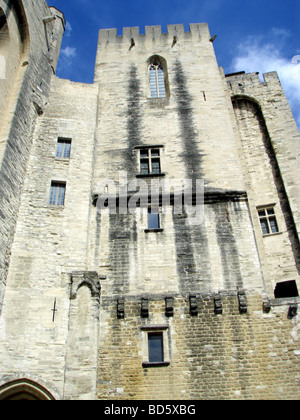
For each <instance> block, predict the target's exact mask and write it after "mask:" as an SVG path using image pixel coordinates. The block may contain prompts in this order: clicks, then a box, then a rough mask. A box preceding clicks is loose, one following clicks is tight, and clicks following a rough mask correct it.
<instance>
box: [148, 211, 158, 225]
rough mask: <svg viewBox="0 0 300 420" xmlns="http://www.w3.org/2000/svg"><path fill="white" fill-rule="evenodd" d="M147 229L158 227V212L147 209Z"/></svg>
mask: <svg viewBox="0 0 300 420" xmlns="http://www.w3.org/2000/svg"><path fill="white" fill-rule="evenodd" d="M148 229H160V222H159V213H158V211H157V212H153V213H152V212H151V209H148Z"/></svg>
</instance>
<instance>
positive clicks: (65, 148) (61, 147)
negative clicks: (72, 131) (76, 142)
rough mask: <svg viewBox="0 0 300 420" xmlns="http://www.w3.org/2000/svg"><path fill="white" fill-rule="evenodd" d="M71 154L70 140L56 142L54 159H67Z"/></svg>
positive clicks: (60, 139)
mask: <svg viewBox="0 0 300 420" xmlns="http://www.w3.org/2000/svg"><path fill="white" fill-rule="evenodd" d="M70 154H71V139H62V138H59V139H58V141H57V148H56V157H58V158H64V159H69V158H70Z"/></svg>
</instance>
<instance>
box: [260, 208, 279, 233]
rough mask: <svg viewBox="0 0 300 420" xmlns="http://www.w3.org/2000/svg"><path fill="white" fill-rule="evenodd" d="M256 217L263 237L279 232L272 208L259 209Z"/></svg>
mask: <svg viewBox="0 0 300 420" xmlns="http://www.w3.org/2000/svg"><path fill="white" fill-rule="evenodd" d="M257 211H258V217H259V221H260V226H261V230H262V234H263V235H270V234H274V233H278V232H279V228H278V223H277V220H276V215H275V208H274V207H269V206H268V207H266V208H264V209H263V208H260V209H258V210H257Z"/></svg>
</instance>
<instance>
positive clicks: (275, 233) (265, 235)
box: [263, 232, 283, 238]
mask: <svg viewBox="0 0 300 420" xmlns="http://www.w3.org/2000/svg"><path fill="white" fill-rule="evenodd" d="M282 233H283V232H274V233H266V234H264V235H263V238H267V237H269V236H276V235H282Z"/></svg>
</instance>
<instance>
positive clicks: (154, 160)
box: [140, 147, 161, 175]
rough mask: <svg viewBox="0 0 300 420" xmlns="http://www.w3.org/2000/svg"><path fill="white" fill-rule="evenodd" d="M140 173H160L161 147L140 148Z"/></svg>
mask: <svg viewBox="0 0 300 420" xmlns="http://www.w3.org/2000/svg"><path fill="white" fill-rule="evenodd" d="M140 174H141V175H160V174H161V163H160V149H159V148H157V147H156V148H151V147H149V148H146V149H145V148H142V149H140Z"/></svg>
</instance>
